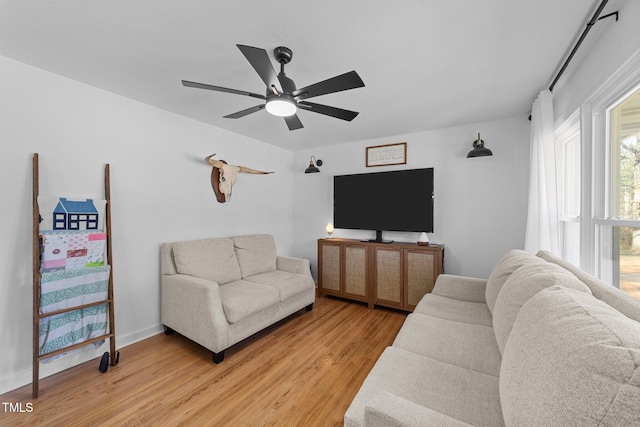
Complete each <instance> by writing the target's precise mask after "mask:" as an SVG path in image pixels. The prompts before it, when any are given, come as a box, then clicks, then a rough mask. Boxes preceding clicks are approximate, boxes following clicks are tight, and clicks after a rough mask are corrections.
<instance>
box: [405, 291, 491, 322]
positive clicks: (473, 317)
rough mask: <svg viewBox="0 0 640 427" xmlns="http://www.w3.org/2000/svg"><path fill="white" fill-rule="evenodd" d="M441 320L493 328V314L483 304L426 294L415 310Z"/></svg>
mask: <svg viewBox="0 0 640 427" xmlns="http://www.w3.org/2000/svg"><path fill="white" fill-rule="evenodd" d="M413 312H414V313H421V314H427V315H429V316H433V317H438V318H440V319H447V320H453V321H455V322H463V323H472V324H474V325H484V326H493V323H492V319H491V313H490V312H489V308H488V307H487V304H485V303H483V302H469V301H461V300H459V299H454V298H447V297H443V296H440V295H435V294H426V295H425V296H424V297H422V299H421V300H420V302H418V304H417V305H416V308H415V309H414V310H413Z"/></svg>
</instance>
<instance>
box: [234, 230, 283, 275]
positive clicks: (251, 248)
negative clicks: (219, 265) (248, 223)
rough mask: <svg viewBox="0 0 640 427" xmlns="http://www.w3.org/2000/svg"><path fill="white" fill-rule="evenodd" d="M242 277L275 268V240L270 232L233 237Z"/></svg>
mask: <svg viewBox="0 0 640 427" xmlns="http://www.w3.org/2000/svg"><path fill="white" fill-rule="evenodd" d="M233 244H234V246H235V251H236V256H237V257H238V263H239V264H240V270H241V271H242V277H249V276H253V275H254V274H260V273H266V272H268V271H273V270H275V269H276V258H277V254H276V241H275V239H274V238H273V236H272V235H270V234H252V235H249V236H238V237H234V238H233Z"/></svg>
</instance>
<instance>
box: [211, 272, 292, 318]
mask: <svg viewBox="0 0 640 427" xmlns="http://www.w3.org/2000/svg"><path fill="white" fill-rule="evenodd" d="M220 300H221V301H222V309H223V310H224V314H225V316H226V317H227V321H228V322H229V323H236V322H239V321H241V320H242V319H244V318H245V317H248V316H251V315H252V314H254V313H257V312H259V311H262V310H264V309H266V308H268V307H270V306H273V305H276V304H278V303H279V302H280V292H279V291H278V289H277V288H274V287H273V286H267V285H261V284H259V283H254V282H248V281H246V280H237V281H235V282H231V283H227V284H225V285H221V286H220Z"/></svg>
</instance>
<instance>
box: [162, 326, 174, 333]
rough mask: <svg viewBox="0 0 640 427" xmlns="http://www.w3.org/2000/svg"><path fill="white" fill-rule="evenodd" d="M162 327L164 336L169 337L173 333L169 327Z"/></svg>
mask: <svg viewBox="0 0 640 427" xmlns="http://www.w3.org/2000/svg"><path fill="white" fill-rule="evenodd" d="M162 326H164V334H165V335H171V334H172V333H173V332H174V330H173V329H171V328H170V327H168V326H167V325H162Z"/></svg>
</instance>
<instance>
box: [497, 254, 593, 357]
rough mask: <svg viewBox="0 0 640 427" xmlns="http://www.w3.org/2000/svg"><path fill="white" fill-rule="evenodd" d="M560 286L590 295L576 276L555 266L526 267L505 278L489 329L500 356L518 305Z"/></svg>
mask: <svg viewBox="0 0 640 427" xmlns="http://www.w3.org/2000/svg"><path fill="white" fill-rule="evenodd" d="M554 285H561V286H564V287H567V288H572V289H577V290H579V291H582V292H585V293H587V294H589V295H591V291H590V290H589V288H588V287H587V285H585V284H584V283H582V282H581V281H580V280H578V278H577V277H576V276H574V275H573V274H571V273H569V272H568V271H567V270H565V269H563V268H561V267H558V266H557V265H555V264H551V263H547V262H545V264H544V265H537V264H535V263H531V264H526V265H523V266H522V267H520V268H518V269H517V270H516V271H514V272H513V274H511V276H509V278H508V279H507V281H506V282H505V284H504V286H503V287H502V289H501V290H500V293H499V294H498V299H497V300H496V304H495V307H494V308H493V329H494V332H495V335H496V341H497V342H498V347H499V348H500V352H503V351H504V346H505V345H506V343H507V338H509V334H510V333H511V329H512V327H513V323H514V322H515V321H516V316H517V315H518V312H519V311H520V309H521V308H522V305H523V304H524V303H525V302H527V301H528V300H529V298H531V297H532V296H534V295H535V294H537V293H538V292H540V291H541V290H542V289H545V288H548V287H551V286H554Z"/></svg>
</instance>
